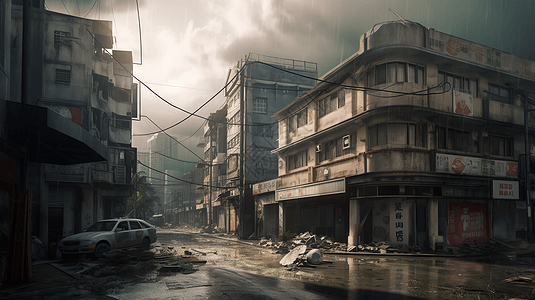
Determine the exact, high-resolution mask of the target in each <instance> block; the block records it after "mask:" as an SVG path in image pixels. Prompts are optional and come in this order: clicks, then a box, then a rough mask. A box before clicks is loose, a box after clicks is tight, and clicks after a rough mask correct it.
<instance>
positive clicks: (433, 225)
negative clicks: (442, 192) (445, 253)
mask: <svg viewBox="0 0 535 300" xmlns="http://www.w3.org/2000/svg"><path fill="white" fill-rule="evenodd" d="M427 234H428V241H429V245H428V246H429V247H430V248H431V249H433V251H434V250H435V244H436V243H442V242H443V238H442V237H441V236H438V199H429V200H428V202H427Z"/></svg>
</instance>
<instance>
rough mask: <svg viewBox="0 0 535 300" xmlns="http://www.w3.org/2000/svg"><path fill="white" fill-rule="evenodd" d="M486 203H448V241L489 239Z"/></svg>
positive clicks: (452, 243) (454, 243)
mask: <svg viewBox="0 0 535 300" xmlns="http://www.w3.org/2000/svg"><path fill="white" fill-rule="evenodd" d="M489 238H490V237H489V222H488V214H487V204H486V203H450V204H449V205H448V243H449V245H451V246H456V245H460V244H462V243H463V241H465V240H466V241H474V240H475V241H477V242H480V243H482V242H485V241H487V240H488V239H489Z"/></svg>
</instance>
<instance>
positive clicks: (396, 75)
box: [368, 62, 425, 86]
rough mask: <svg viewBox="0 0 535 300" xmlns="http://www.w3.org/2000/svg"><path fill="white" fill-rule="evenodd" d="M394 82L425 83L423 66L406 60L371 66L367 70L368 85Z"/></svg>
mask: <svg viewBox="0 0 535 300" xmlns="http://www.w3.org/2000/svg"><path fill="white" fill-rule="evenodd" d="M396 82H414V83H419V84H425V82H424V67H422V66H418V65H415V64H410V63H406V62H389V63H385V64H380V65H377V66H374V67H371V68H370V70H369V71H368V85H369V86H375V85H379V84H383V83H396Z"/></svg>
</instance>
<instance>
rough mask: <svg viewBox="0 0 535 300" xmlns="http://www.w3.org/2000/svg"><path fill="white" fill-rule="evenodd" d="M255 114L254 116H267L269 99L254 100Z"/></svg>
mask: <svg viewBox="0 0 535 300" xmlns="http://www.w3.org/2000/svg"><path fill="white" fill-rule="evenodd" d="M253 113H254V114H263V115H265V114H267V99H266V98H255V99H253Z"/></svg>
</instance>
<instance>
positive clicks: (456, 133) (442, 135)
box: [437, 127, 479, 154]
mask: <svg viewBox="0 0 535 300" xmlns="http://www.w3.org/2000/svg"><path fill="white" fill-rule="evenodd" d="M437 140H438V148H439V149H446V150H455V151H462V152H469V153H474V154H476V153H478V149H479V143H478V140H477V138H474V136H473V134H472V132H470V131H464V130H457V129H452V128H444V127H439V128H438V139H437Z"/></svg>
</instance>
